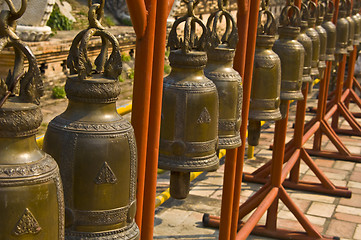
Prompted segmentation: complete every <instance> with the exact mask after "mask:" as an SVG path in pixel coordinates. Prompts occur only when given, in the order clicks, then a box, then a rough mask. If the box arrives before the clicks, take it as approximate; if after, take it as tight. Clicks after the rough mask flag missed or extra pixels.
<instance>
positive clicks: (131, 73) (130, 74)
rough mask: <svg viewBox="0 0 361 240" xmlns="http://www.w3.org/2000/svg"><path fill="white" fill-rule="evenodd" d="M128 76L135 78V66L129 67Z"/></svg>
mask: <svg viewBox="0 0 361 240" xmlns="http://www.w3.org/2000/svg"><path fill="white" fill-rule="evenodd" d="M127 77H128V78H129V79H134V69H133V68H130V69H128V71H127Z"/></svg>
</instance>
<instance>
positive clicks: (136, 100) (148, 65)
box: [127, 0, 156, 229]
mask: <svg viewBox="0 0 361 240" xmlns="http://www.w3.org/2000/svg"><path fill="white" fill-rule="evenodd" d="M154 2H155V3H156V0H154ZM127 5H128V9H129V13H130V16H131V18H132V22H133V25H134V29H135V31H136V34H137V42H136V53H135V54H136V55H135V68H134V87H133V111H132V125H133V127H134V133H135V137H136V141H137V148H138V182H137V215H136V222H137V225H138V227H139V228H140V229H141V228H142V213H143V197H144V181H145V166H146V155H147V141H148V126H149V108H150V105H149V103H150V90H151V77H152V62H153V43H154V32H155V16H156V5H155V4H147V5H146V4H145V2H144V0H127ZM145 9H146V10H145ZM144 19H146V21H144Z"/></svg>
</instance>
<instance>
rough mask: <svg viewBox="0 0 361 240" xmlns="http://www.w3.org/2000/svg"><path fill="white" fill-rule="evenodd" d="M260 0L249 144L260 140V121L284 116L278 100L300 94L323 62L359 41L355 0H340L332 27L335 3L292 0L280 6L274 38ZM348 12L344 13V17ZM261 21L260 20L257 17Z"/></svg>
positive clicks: (270, 18) (320, 72)
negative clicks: (278, 23)
mask: <svg viewBox="0 0 361 240" xmlns="http://www.w3.org/2000/svg"><path fill="white" fill-rule="evenodd" d="M267 7H268V6H265V5H264V3H263V8H262V10H261V11H260V15H259V16H260V17H259V19H260V20H259V23H258V35H257V42H256V53H255V60H254V61H255V64H254V71H253V80H252V92H251V100H250V101H251V102H250V110H249V125H248V130H249V132H248V143H249V145H252V146H256V145H258V143H259V137H260V128H261V121H276V120H279V119H281V118H282V117H284V115H285V111H284V109H283V107H282V106H283V104H282V102H283V101H282V100H300V99H303V95H302V92H301V87H302V84H303V83H312V81H313V79H315V78H320V79H322V78H323V77H324V70H325V68H326V64H325V61H334V60H335V55H340V54H348V53H349V52H351V51H353V49H354V45H358V44H359V43H360V41H361V18H360V17H361V16H360V14H359V13H358V12H359V8H358V7H359V1H358V2H356V1H355V4H354V7H353V15H352V16H350V14H351V13H350V10H351V2H350V1H349V0H347V1H345V0H342V1H340V7H339V13H338V19H337V24H336V26H335V25H334V24H333V23H332V18H333V15H334V5H333V2H332V1H330V0H324V1H322V2H320V3H319V4H318V6H317V5H316V4H315V3H314V2H312V1H307V2H305V3H302V4H301V9H298V8H297V7H296V6H295V5H294V4H293V3H292V2H290V3H289V4H288V5H287V6H286V7H284V8H283V9H282V12H281V15H280V26H279V28H278V34H279V38H278V39H277V40H275V32H276V27H275V20H274V17H273V15H272V13H271V12H269V11H268V10H267ZM346 16H347V17H346ZM264 18H265V19H266V20H262V19H264Z"/></svg>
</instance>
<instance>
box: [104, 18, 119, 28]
mask: <svg viewBox="0 0 361 240" xmlns="http://www.w3.org/2000/svg"><path fill="white" fill-rule="evenodd" d="M103 22H104V24H105V25H107V26H108V27H112V26H115V25H116V24H115V22H114V20H113V18H111V17H109V16H105V17H104V18H103Z"/></svg>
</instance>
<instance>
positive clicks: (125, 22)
mask: <svg viewBox="0 0 361 240" xmlns="http://www.w3.org/2000/svg"><path fill="white" fill-rule="evenodd" d="M119 22H120V24H121V25H123V26H133V23H132V20H130V19H128V18H122V19H120V21H119Z"/></svg>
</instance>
